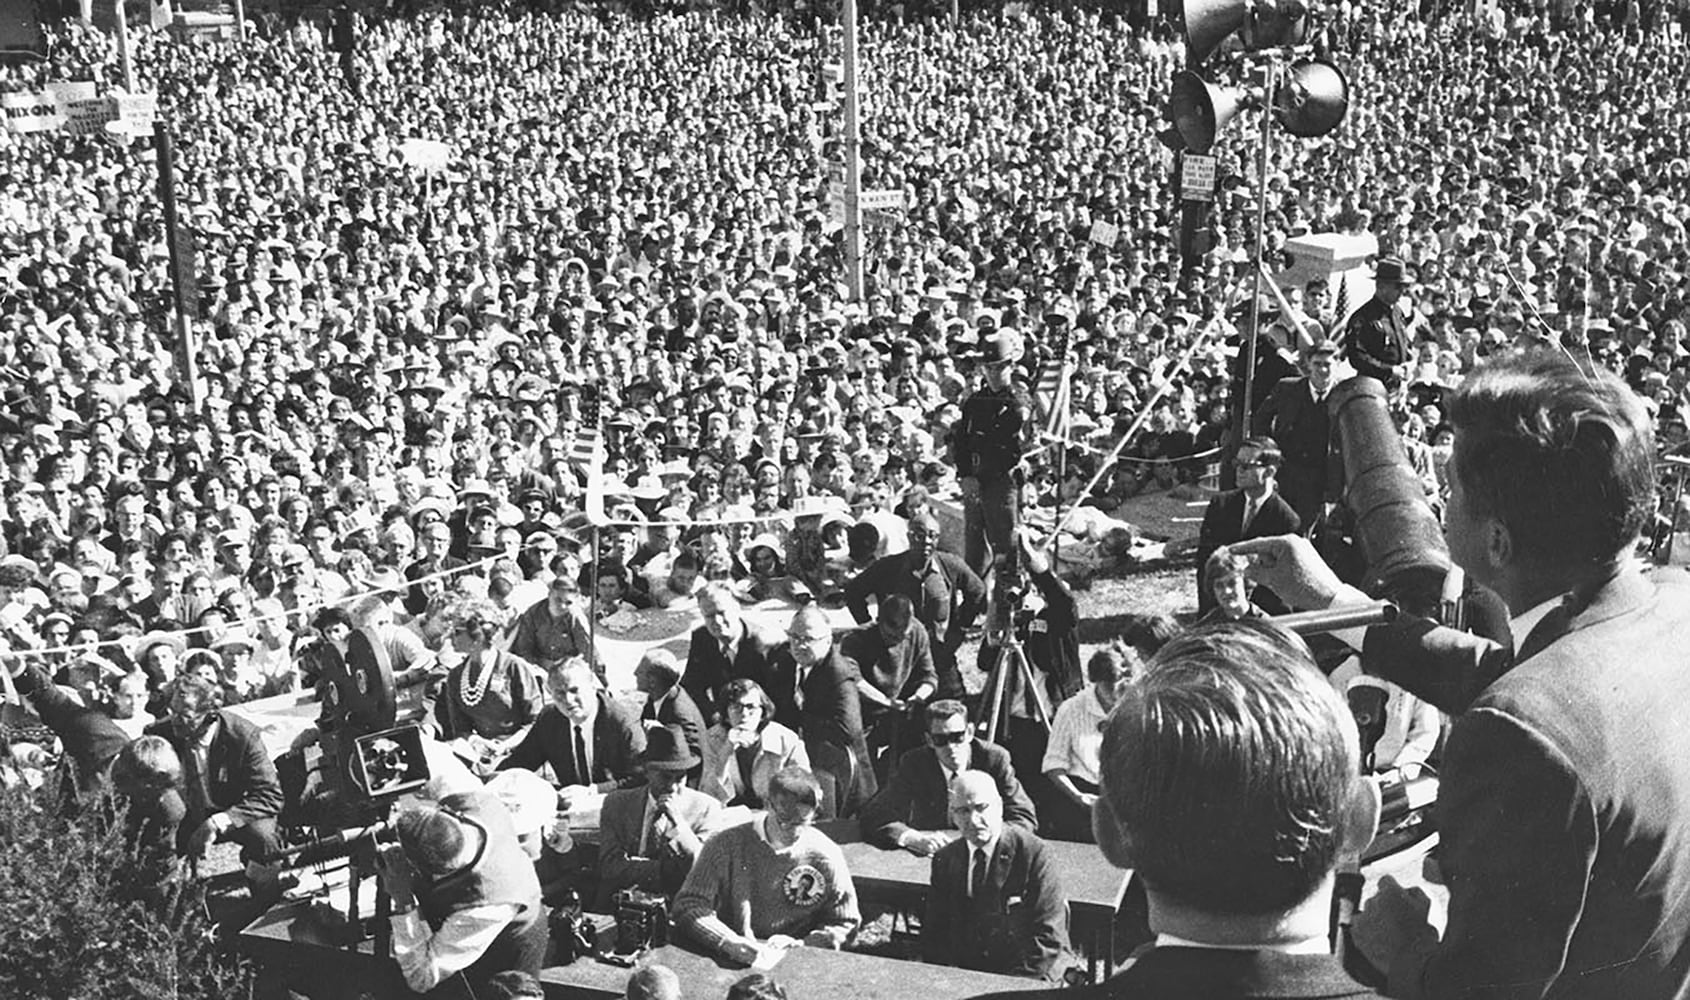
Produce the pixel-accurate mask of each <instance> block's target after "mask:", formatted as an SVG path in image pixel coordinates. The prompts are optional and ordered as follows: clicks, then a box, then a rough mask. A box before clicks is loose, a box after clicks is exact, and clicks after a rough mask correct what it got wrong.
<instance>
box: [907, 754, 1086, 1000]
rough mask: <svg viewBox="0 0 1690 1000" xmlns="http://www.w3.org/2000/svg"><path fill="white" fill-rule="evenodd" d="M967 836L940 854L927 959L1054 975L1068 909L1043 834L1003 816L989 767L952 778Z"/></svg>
mask: <svg viewBox="0 0 1690 1000" xmlns="http://www.w3.org/2000/svg"><path fill="white" fill-rule="evenodd" d="M950 813H951V822H952V823H953V824H954V825H955V826H956V828H957V829H958V830H960V831H961V832H962V836H961V837H960V838H958V839H957V840H954V841H952V842H951V843H950V844H948V845H946V846H945V847H942V848H940V849H939V853H938V854H935V855H934V856H933V882H932V887H931V888H930V889H929V890H928V893H927V916H926V919H924V920H923V921H922V923H921V952H922V958H923V959H925V960H926V961H929V962H936V963H939V964H942V965H958V966H961V967H963V968H965V969H976V970H979V971H981V972H995V973H998V974H1001V975H1011V976H1026V977H1029V978H1033V979H1046V980H1054V979H1056V977H1057V976H1058V975H1060V973H1061V968H1062V962H1061V959H1062V957H1063V955H1064V954H1065V953H1066V951H1067V949H1068V909H1067V904H1066V902H1065V901H1064V900H1065V898H1066V897H1064V896H1063V893H1062V883H1061V880H1060V878H1059V877H1058V875H1057V873H1056V867H1055V865H1054V864H1053V863H1052V862H1051V860H1050V857H1049V855H1047V854H1046V853H1045V847H1044V842H1043V841H1041V840H1039V838H1038V836H1037V835H1035V834H1032V833H1029V832H1027V831H1026V830H1024V829H1022V828H1020V827H1016V826H1007V825H1005V824H1004V821H1003V796H1002V795H1001V794H1000V793H999V792H998V784H997V781H996V779H994V778H993V777H992V776H991V775H989V774H987V773H985V772H984V771H963V772H962V773H961V774H958V775H957V778H956V780H955V781H954V782H952V783H951V792H950Z"/></svg>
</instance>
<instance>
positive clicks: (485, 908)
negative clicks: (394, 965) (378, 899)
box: [381, 791, 546, 996]
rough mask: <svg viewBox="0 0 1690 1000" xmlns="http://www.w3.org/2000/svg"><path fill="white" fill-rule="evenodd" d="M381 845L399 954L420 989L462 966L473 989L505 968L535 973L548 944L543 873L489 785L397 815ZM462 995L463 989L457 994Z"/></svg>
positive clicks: (409, 982)
mask: <svg viewBox="0 0 1690 1000" xmlns="http://www.w3.org/2000/svg"><path fill="white" fill-rule="evenodd" d="M394 827H395V830H396V831H397V833H398V837H399V844H398V846H396V847H388V848H386V849H384V850H383V851H382V855H381V876H382V885H383V887H384V888H386V889H387V892H388V895H390V896H392V897H393V918H392V920H393V957H394V959H395V961H397V962H398V963H399V971H400V972H401V973H402V974H403V975H404V977H405V985H406V986H408V987H410V988H411V990H412V991H413V992H415V993H419V994H423V993H431V992H432V991H434V990H435V989H436V988H437V987H439V986H441V985H442V984H444V983H447V981H448V980H450V979H452V977H454V976H457V975H459V974H462V976H463V983H462V985H464V986H465V987H467V994H468V995H470V996H482V995H485V993H486V990H487V988H488V983H489V981H490V980H491V979H492V977H493V976H495V975H497V974H498V973H501V972H506V971H510V970H513V969H515V970H519V971H523V972H527V973H530V974H532V975H538V974H539V972H540V963H541V961H542V960H543V959H544V957H545V950H546V920H545V913H544V910H543V909H542V907H541V905H540V881H539V879H538V878H537V877H535V874H534V865H533V863H532V862H530V861H529V860H528V856H527V855H526V854H524V853H523V851H522V846H521V845H520V844H519V843H517V837H516V829H515V827H513V826H512V825H511V818H510V814H509V813H508V812H506V811H505V807H504V806H503V805H502V804H501V803H500V802H499V800H498V799H496V798H494V797H493V795H492V793H490V792H484V791H478V792H464V793H460V794H457V795H448V796H446V797H445V798H444V799H441V800H440V807H439V808H432V807H430V808H421V809H409V810H406V811H405V812H402V813H400V814H399V816H398V818H397V819H395V820H394ZM450 995H458V994H450Z"/></svg>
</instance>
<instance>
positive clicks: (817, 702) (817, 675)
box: [768, 645, 876, 816]
mask: <svg viewBox="0 0 1690 1000" xmlns="http://www.w3.org/2000/svg"><path fill="white" fill-rule="evenodd" d="M772 664H773V666H772V668H771V673H772V676H771V677H770V681H769V685H768V695H769V698H770V700H772V701H773V702H774V703H775V721H776V722H778V723H780V724H781V725H783V726H785V727H786V728H788V729H791V730H793V731H794V732H796V733H798V735H800V736H802V737H803V738H804V748H805V750H807V751H808V752H809V755H810V764H811V766H812V767H814V768H815V769H816V770H818V771H821V770H823V769H826V770H827V771H828V773H829V775H830V776H831V777H832V779H833V782H834V785H835V788H834V793H835V796H836V812H837V814H838V815H840V816H853V815H855V814H856V812H857V810H858V809H859V808H861V807H862V805H863V803H865V802H867V801H868V800H869V799H870V798H871V797H872V796H873V795H874V793H875V788H876V783H875V778H874V768H872V767H870V766H869V758H868V741H867V740H866V739H865V738H864V736H863V709H862V704H861V701H860V696H859V695H858V694H857V682H858V681H859V680H861V679H862V674H861V673H860V672H859V671H858V670H857V665H856V664H855V663H854V662H852V661H851V660H849V659H847V658H846V657H845V656H843V655H841V654H840V652H839V648H838V647H837V646H835V647H834V648H833V649H831V650H829V651H828V654H827V657H826V659H824V660H822V661H821V662H820V663H817V664H816V665H815V667H814V668H812V669H811V670H810V673H809V675H808V676H806V677H805V678H804V684H803V692H802V698H801V699H800V694H799V685H798V662H797V661H796V660H794V659H793V658H792V651H791V650H790V649H788V648H787V647H786V646H785V645H782V646H781V647H780V649H778V650H776V651H775V655H774V657H773V658H772ZM800 701H802V704H800Z"/></svg>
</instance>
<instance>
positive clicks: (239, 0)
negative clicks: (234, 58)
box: [235, 0, 246, 43]
mask: <svg viewBox="0 0 1690 1000" xmlns="http://www.w3.org/2000/svg"><path fill="white" fill-rule="evenodd" d="M235 41H237V42H242V43H245V42H246V0H235Z"/></svg>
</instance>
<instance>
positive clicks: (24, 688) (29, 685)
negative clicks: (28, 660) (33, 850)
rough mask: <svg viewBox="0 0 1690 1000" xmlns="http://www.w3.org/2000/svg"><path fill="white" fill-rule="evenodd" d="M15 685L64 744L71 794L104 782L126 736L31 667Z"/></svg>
mask: <svg viewBox="0 0 1690 1000" xmlns="http://www.w3.org/2000/svg"><path fill="white" fill-rule="evenodd" d="M3 669H5V668H4V667H0V670H3ZM16 682H17V689H18V694H20V695H22V696H24V697H25V698H27V699H29V703H30V706H31V707H33V708H34V709H35V714H36V715H39V716H40V717H41V721H42V723H44V724H45V725H46V726H47V728H48V729H51V730H52V731H53V734H54V735H56V736H57V737H58V738H59V742H61V743H63V744H64V748H65V756H66V757H67V758H69V761H70V764H71V767H72V773H71V775H69V777H71V778H72V780H73V782H74V787H75V790H76V791H78V792H86V791H90V790H92V789H93V788H94V787H95V785H96V784H98V783H99V782H100V781H101V780H102V779H104V777H105V774H106V768H107V767H109V766H110V765H111V762H112V761H113V760H114V759H116V757H117V755H118V753H119V752H121V751H122V750H123V748H124V747H125V746H127V745H128V744H129V734H128V733H125V732H124V731H123V730H122V728H120V727H119V726H118V724H117V723H116V722H113V721H112V718H111V716H109V715H107V714H106V713H104V712H102V711H100V710H99V709H94V708H88V707H86V706H84V705H81V704H79V703H78V702H77V700H76V699H75V698H72V697H71V696H70V695H68V694H66V693H65V692H64V691H62V690H61V689H60V688H59V686H58V685H57V684H54V683H53V679H52V678H51V677H49V676H47V672H46V671H45V670H42V669H41V668H40V667H39V666H37V665H35V664H33V663H32V664H30V665H28V666H26V667H24V670H23V673H21V674H19V675H18V677H17V679H16Z"/></svg>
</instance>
